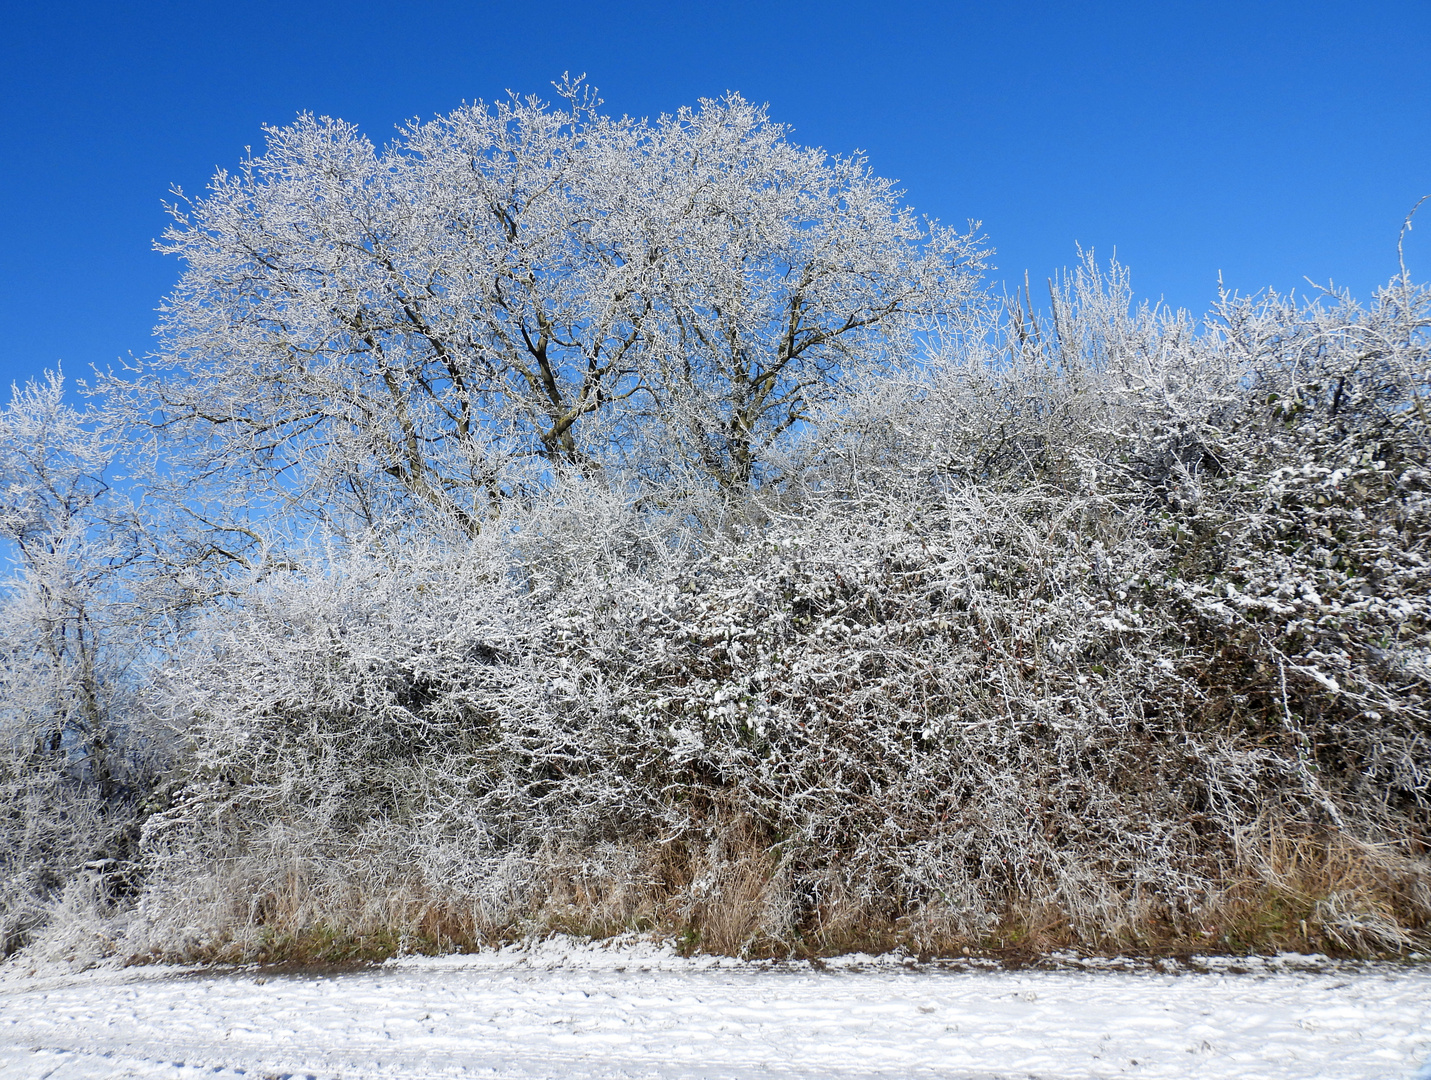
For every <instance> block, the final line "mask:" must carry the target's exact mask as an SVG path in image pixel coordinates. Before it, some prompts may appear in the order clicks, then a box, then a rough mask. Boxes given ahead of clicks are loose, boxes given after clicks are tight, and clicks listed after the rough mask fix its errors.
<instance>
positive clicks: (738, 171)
mask: <svg viewBox="0 0 1431 1080" xmlns="http://www.w3.org/2000/svg"><path fill="white" fill-rule="evenodd" d="M561 90H562V92H563V96H564V103H563V104H561V105H559V106H556V107H553V106H550V105H547V104H544V103H543V102H541V101H539V100H537V99H535V98H517V97H512V98H510V99H508V100H505V101H500V102H498V103H496V104H495V105H491V106H488V105H484V104H482V103H480V102H479V103H477V104H474V105H470V106H465V107H463V108H461V109H458V110H456V111H455V112H453V113H451V114H450V115H448V116H444V117H440V118H438V119H436V120H433V121H431V122H429V123H423V124H419V123H413V124H409V125H407V126H404V127H403V128H401V129H400V131H399V134H398V137H397V138H396V140H395V141H394V142H393V143H392V144H390V145H389V146H387V147H385V148H383V149H378V148H377V147H375V146H374V145H373V144H372V143H371V142H369V141H368V140H367V139H366V138H364V137H363V136H362V135H361V134H360V133H359V132H358V131H357V129H356V128H355V127H353V126H352V125H349V124H344V123H342V122H339V121H335V120H328V119H314V118H313V117H311V116H303V117H300V118H299V119H298V121H297V122H296V123H294V124H292V125H289V126H287V127H280V128H270V129H268V131H267V140H268V141H267V147H266V149H265V151H264V152H263V153H262V154H258V155H254V156H252V157H250V158H248V159H247V160H245V161H244V163H243V165H242V166H241V168H240V169H239V170H238V171H237V172H236V173H227V172H221V173H219V174H218V175H217V176H216V177H215V178H214V180H213V182H212V184H211V185H210V189H209V191H208V193H207V194H206V195H205V196H203V197H202V198H196V199H193V200H187V201H186V200H183V199H182V198H181V199H180V201H178V202H177V203H176V204H175V205H174V207H173V210H172V212H173V216H174V224H173V225H172V227H171V228H170V229H169V230H168V232H167V233H166V234H165V238H164V240H163V241H162V242H161V244H160V248H161V250H163V251H166V252H169V253H171V254H175V255H177V256H178V257H179V258H180V259H182V260H183V263H184V271H183V275H182V277H181V279H180V282H179V285H178V287H177V288H176V289H175V291H174V292H173V294H172V295H171V296H170V297H169V299H168V300H167V301H166V302H165V304H164V306H163V308H162V311H163V319H162V322H161V324H160V327H159V335H160V347H159V349H158V351H157V352H156V353H155V354H154V355H153V356H152V357H150V358H149V359H147V360H146V361H144V362H142V363H141V364H140V365H139V368H138V371H137V372H134V373H131V375H132V381H130V382H127V383H121V382H119V381H117V380H115V381H111V382H110V383H109V384H108V388H109V390H110V391H111V394H112V397H113V404H114V406H115V409H116V416H117V419H119V420H121V421H123V422H127V423H129V424H131V425H134V426H136V427H137V428H139V429H142V430H146V431H148V432H149V433H150V437H151V438H152V439H153V440H154V448H155V456H156V458H157V457H162V458H163V460H164V462H165V464H164V466H163V467H162V469H160V470H158V471H157V472H156V482H157V480H158V477H159V474H160V473H162V474H163V475H167V476H175V475H178V476H182V477H184V478H185V482H186V483H192V482H193V480H194V478H195V477H199V476H205V477H213V476H217V475H222V476H223V477H224V478H225V479H226V480H227V481H229V482H232V483H235V484H237V485H238V486H240V487H243V488H246V489H247V490H248V491H249V492H250V493H251V496H252V497H253V498H258V497H260V496H262V497H265V498H269V499H274V498H277V499H278V500H280V501H287V502H288V504H289V505H293V506H298V507H301V508H302V509H303V510H305V511H306V512H308V513H310V514H316V515H318V516H320V517H327V518H329V519H330V520H337V519H340V518H342V517H344V516H346V517H347V518H348V519H349V520H352V519H356V520H357V521H359V522H360V523H362V524H363V525H365V526H378V527H386V526H388V525H389V524H391V522H392V521H393V520H395V519H397V518H402V519H404V520H408V521H411V520H412V519H413V517H414V516H417V517H419V518H426V519H440V520H446V521H448V522H449V523H455V524H456V525H457V526H459V527H460V528H461V529H462V530H463V531H465V532H466V533H468V534H475V533H476V532H477V531H478V530H479V529H480V528H481V527H482V523H483V522H484V521H486V520H488V519H489V518H490V517H491V516H492V515H493V514H494V513H496V512H498V511H499V510H500V508H501V506H502V505H503V504H504V503H505V502H507V501H508V500H509V499H510V498H511V497H512V496H513V495H518V494H521V493H523V492H530V491H531V490H533V489H534V488H535V487H540V486H543V485H545V484H547V483H549V482H550V481H551V479H552V477H553V476H554V475H555V474H557V473H560V472H562V471H566V470H573V469H574V470H577V471H578V472H584V473H587V474H592V473H594V472H600V471H602V470H606V469H610V468H612V467H619V468H621V469H622V470H628V471H629V470H631V469H634V470H636V471H637V472H639V473H643V474H645V475H647V476H653V475H654V476H659V477H669V476H670V475H671V474H672V473H673V472H674V473H675V474H677V475H678V476H679V477H683V478H684V479H682V480H681V482H682V483H684V484H689V483H690V478H691V477H692V476H694V477H696V478H697V481H698V482H702V483H707V484H714V485H715V486H717V487H721V488H725V489H733V488H740V487H743V486H745V485H748V484H750V483H751V482H752V480H755V479H757V478H758V474H759V472H760V466H761V462H762V461H763V460H764V459H765V457H766V455H767V453H768V451H769V450H770V448H771V446H772V445H773V444H774V443H776V442H777V441H778V440H780V439H781V438H782V437H785V436H788V434H789V433H790V432H791V431H792V430H794V429H796V428H797V427H799V426H800V425H801V424H802V423H803V422H805V421H807V420H809V419H810V418H811V416H812V407H813V406H814V405H816V404H818V403H820V402H823V401H826V400H828V399H829V398H830V397H831V395H832V394H833V393H834V392H835V391H836V389H837V388H838V387H839V386H840V385H841V384H843V383H846V382H849V381H851V380H856V379H858V378H861V377H863V376H865V375H868V374H869V373H870V372H871V371H874V370H877V369H879V368H880V367H882V366H885V365H888V364H889V363H891V362H893V361H894V360H897V359H900V358H903V357H904V356H906V355H907V354H908V353H909V352H910V351H911V350H912V349H913V347H914V345H915V343H916V341H917V340H918V339H919V338H920V335H922V334H929V333H934V332H937V331H938V330H940V328H941V327H944V326H946V325H947V324H949V323H950V322H952V321H954V320H956V319H958V318H959V317H961V316H962V315H964V314H965V313H966V312H967V310H968V308H969V306H970V304H971V300H972V298H973V295H974V290H975V285H976V280H977V274H978V272H979V269H980V265H981V258H982V251H981V249H980V247H979V245H978V243H977V242H976V240H975V239H974V238H973V237H972V236H971V235H965V234H960V233H957V232H955V231H953V230H949V229H946V228H943V227H941V226H939V225H937V224H935V223H926V222H920V221H918V220H917V219H916V218H915V217H914V216H913V215H912V214H911V213H910V212H909V211H908V210H907V209H905V208H904V207H903V206H902V204H901V203H900V202H899V200H898V193H897V192H896V191H895V190H894V189H893V188H892V186H891V185H890V183H889V182H888V181H885V180H881V179H880V178H878V177H876V176H874V175H873V174H872V173H871V172H870V170H869V168H868V166H867V165H866V164H865V162H864V160H863V159H862V158H831V157H830V156H828V155H826V154H825V153H824V152H823V151H820V150H812V149H807V148H804V147H801V146H799V145H797V144H795V143H793V142H792V141H791V140H790V138H789V135H788V132H787V131H786V130H785V129H784V128H783V127H781V126H780V125H777V124H773V123H771V122H770V121H769V120H768V118H767V117H766V114H765V112H764V110H762V109H760V108H757V107H755V106H752V105H750V104H749V103H748V102H746V101H744V100H743V99H741V98H740V97H739V96H736V95H729V96H727V97H725V98H722V99H720V100H712V101H703V102H702V103H701V105H700V107H699V108H697V109H686V110H682V111H680V112H679V113H677V114H675V115H674V116H668V117H662V118H660V119H659V120H656V121H654V122H648V121H644V120H641V121H637V120H632V119H629V118H620V119H615V118H612V117H609V116H606V115H604V114H602V113H601V112H600V111H599V105H600V102H599V100H598V99H596V98H594V97H593V96H592V95H591V94H589V93H587V92H585V91H583V90H582V89H581V88H580V87H579V86H577V85H574V84H571V83H567V84H564V85H563V86H562V87H561Z"/></svg>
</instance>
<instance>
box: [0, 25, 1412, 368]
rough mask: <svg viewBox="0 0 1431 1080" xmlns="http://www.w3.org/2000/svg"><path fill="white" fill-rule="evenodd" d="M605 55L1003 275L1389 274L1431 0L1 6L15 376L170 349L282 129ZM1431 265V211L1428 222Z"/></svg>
mask: <svg viewBox="0 0 1431 1080" xmlns="http://www.w3.org/2000/svg"><path fill="white" fill-rule="evenodd" d="M566 70H570V71H572V72H582V71H584V72H586V73H588V75H589V77H590V81H591V82H593V83H594V84H595V85H597V86H598V87H599V88H600V89H601V92H602V95H603V97H605V99H606V102H607V107H608V109H609V110H611V111H613V112H617V113H623V112H624V113H631V114H637V115H654V114H657V113H660V112H664V111H670V110H672V109H674V108H676V107H677V106H679V105H682V104H689V103H693V102H694V101H695V100H696V99H697V98H699V97H701V96H712V95H716V94H719V93H721V92H723V91H725V90H728V89H730V90H738V91H739V92H741V93H742V94H744V95H745V96H746V97H748V98H751V99H755V100H759V101H765V102H768V103H769V104H770V109H771V114H772V116H773V117H774V118H775V119H777V120H780V121H782V122H785V123H787V124H790V125H792V126H793V127H794V128H795V134H796V138H797V139H799V140H800V141H801V142H804V143H808V144H814V145H820V146H824V147H826V148H827V149H830V150H833V151H840V152H848V151H851V150H854V149H856V148H859V149H863V150H865V151H867V152H868V154H869V156H870V159H871V162H872V164H873V166H874V168H875V170H876V171H877V172H879V173H880V174H882V175H885V176H891V177H895V178H897V179H898V180H899V181H900V182H901V186H902V187H903V188H904V189H905V191H906V199H907V201H908V202H909V203H910V204H911V205H912V206H914V207H915V208H916V209H917V210H920V211H922V212H925V213H929V214H932V215H934V216H937V217H939V218H941V219H943V220H944V221H946V222H962V221H964V220H965V219H967V218H977V219H981V220H982V221H983V223H984V229H985V230H986V232H987V234H988V236H989V239H990V241H991V243H992V244H993V245H994V246H995V247H996V248H997V249H998V255H997V257H996V260H995V261H996V262H997V264H998V267H999V269H998V270H997V271H996V272H995V277H996V278H997V277H1005V276H1006V277H1007V278H1008V279H1010V280H1013V279H1015V278H1021V277H1022V274H1023V271H1024V270H1025V269H1028V270H1029V271H1030V272H1031V274H1032V276H1033V278H1034V280H1035V281H1041V280H1042V279H1043V278H1044V277H1046V276H1047V275H1048V274H1049V273H1051V272H1053V271H1054V270H1056V269H1057V268H1058V267H1061V266H1064V265H1067V264H1069V263H1070V262H1071V261H1073V259H1074V257H1075V244H1080V243H1081V244H1083V245H1085V246H1093V247H1095V248H1096V249H1097V251H1098V252H1099V254H1100V255H1107V254H1112V252H1113V250H1114V248H1115V247H1116V249H1117V252H1118V255H1119V257H1120V259H1121V260H1122V261H1124V262H1125V263H1127V264H1128V265H1129V266H1130V267H1131V268H1132V271H1133V281H1134V285H1135V287H1136V288H1137V289H1138V291H1139V292H1140V293H1142V294H1145V295H1148V296H1151V297H1159V296H1161V297H1164V298H1166V299H1167V300H1168V301H1170V302H1172V303H1173V304H1175V305H1180V306H1186V307H1190V308H1193V309H1195V310H1197V311H1202V310H1204V309H1205V308H1206V306H1207V303H1208V302H1209V300H1210V299H1211V298H1212V296H1213V294H1214V291H1215V287H1216V280H1217V274H1218V271H1219V270H1221V271H1222V273H1223V276H1224V279H1225V280H1226V281H1227V283H1228V284H1229V285H1230V286H1233V287H1236V288H1238V289H1241V290H1244V291H1253V290H1256V289H1260V288H1263V287H1266V286H1272V287H1275V288H1278V289H1282V290H1286V289H1290V288H1294V287H1295V288H1298V289H1301V288H1304V287H1305V282H1304V281H1303V277H1304V276H1306V277H1310V278H1312V279H1313V280H1315V281H1319V282H1325V281H1327V280H1328V279H1334V280H1335V281H1336V282H1337V283H1338V284H1340V285H1345V286H1347V287H1349V288H1351V289H1352V290H1353V291H1354V292H1355V293H1357V294H1358V295H1360V296H1363V297H1365V296H1367V295H1368V294H1369V293H1370V291H1371V289H1372V288H1373V287H1374V286H1375V285H1376V284H1378V283H1381V282H1384V281H1385V280H1386V279H1387V278H1389V277H1390V276H1391V274H1392V273H1393V272H1395V270H1396V250H1395V248H1396V233H1397V229H1398V227H1399V225H1400V222H1401V219H1402V217H1403V216H1404V215H1405V213H1406V212H1407V210H1408V209H1409V208H1410V206H1411V205H1412V203H1413V202H1415V200H1416V199H1417V198H1418V197H1419V196H1421V195H1423V194H1425V193H1427V192H1428V191H1431V2H1428V0H1386V2H1379V3H1375V4H1372V3H1366V2H1362V3H1315V2H1307V3H1257V2H1255V0H1254V2H1243V3H1197V4H1192V3H1179V2H1159V3H1106V4H1098V3H1086V2H1085V3H1023V4H1010V3H997V2H984V3H943V4H932V3H916V2H906V0H885V2H881V3H854V2H850V3H840V2H827V3H805V2H780V0H760V2H747V0H735V2H729V3H724V4H720V3H707V4H682V3H670V2H666V3H656V2H650V3H646V2H641V3H636V2H632V3H602V2H598V0H588V2H585V3H572V2H567V0H547V2H544V3H539V4H538V3H520V2H517V3H502V4H494V3H485V2H470V3H458V2H451V0H428V2H402V0H389V2H387V3H382V4H378V3H369V2H366V0H350V2H346V3H304V2H302V0H293V2H289V3H275V2H270V0H256V2H249V3H245V4H241V5H219V4H194V3H184V4H178V3H159V2H156V3H123V2H109V3H104V4H97V3H96V4H89V3H85V4H77V3H64V2H57V3H52V4H49V5H43V4H38V3H33V2H30V0H25V2H21V0H0V116H3V135H4V137H3V139H0V238H3V245H4V247H3V259H0V325H3V327H4V335H3V341H4V347H3V349H0V379H3V381H4V383H8V382H9V381H11V380H14V379H24V378H27V377H30V376H32V375H37V374H38V373H39V372H40V371H41V370H42V369H44V368H45V367H47V366H53V365H54V364H55V363H56V362H57V361H63V362H64V366H65V369H66V372H67V373H68V374H70V375H72V376H74V375H83V374H84V373H85V371H86V370H87V369H88V367H89V365H90V364H100V365H105V364H110V363H113V362H114V360H115V359H116V358H117V357H119V356H122V355H123V354H125V353H128V352H134V353H136V354H141V353H143V352H144V351H145V350H146V349H148V348H149V345H150V336H149V331H150V327H151V326H152V324H153V322H154V310H153V309H154V307H155V306H156V304H157V303H158V302H159V300H160V299H161V298H162V296H163V295H164V293H165V292H166V290H167V289H168V288H169V287H170V286H171V285H172V283H173V281H174V279H175V277H176V276H177V273H178V265H177V264H176V263H175V262H173V261H172V260H170V259H166V258H165V257H163V256H160V255H157V254H154V253H153V252H152V251H151V249H150V243H151V240H152V239H153V238H154V237H155V236H157V235H158V234H159V233H160V232H161V230H162V229H163V227H164V224H165V217H164V214H163V210H162V208H161V205H160V204H161V201H162V200H163V199H164V198H165V196H166V192H167V190H168V188H169V186H170V185H171V184H179V185H181V186H183V187H184V188H185V189H186V190H187V191H189V192H198V191H200V190H202V188H203V186H204V184H205V182H206V181H207V179H208V177H209V176H210V175H211V174H212V172H213V171H214V169H215V168H216V167H218V166H226V167H232V166H233V165H234V164H235V163H236V162H237V161H238V160H239V158H240V157H241V156H242V154H243V151H244V147H245V146H249V145H254V146H256V145H258V144H259V143H260V142H261V139H262V135H261V132H260V125H262V124H264V123H286V122H288V121H290V120H291V119H292V118H293V117H294V115H295V114H296V113H298V112H299V111H302V110H309V111H312V112H315V113H320V114H328V115H333V116H340V117H342V118H344V119H347V120H351V121H354V122H356V123H358V124H360V125H361V126H362V127H363V128H364V130H365V131H366V132H367V133H368V134H369V135H370V136H371V137H372V138H373V139H374V140H375V141H378V142H382V141H385V140H386V139H387V138H388V137H389V136H390V134H391V133H392V131H393V125H394V124H395V123H397V122H398V121H400V120H402V119H404V118H409V117H428V116H431V115H433V114H436V113H441V112H447V111H449V110H451V109H452V108H454V107H455V106H457V105H458V104H460V103H461V102H462V101H463V100H472V99H476V98H484V99H487V100H491V99H492V98H494V97H496V96H499V95H501V94H502V93H503V92H504V91H505V90H506V89H508V88H511V89H514V90H518V91H521V92H536V93H544V92H548V91H549V90H550V82H551V80H552V79H555V78H558V77H560V75H561V73H562V72H563V71H566ZM1407 256H1408V262H1409V263H1410V265H1411V269H1412V272H1413V274H1416V275H1417V276H1418V277H1420V278H1422V279H1428V278H1431V213H1428V214H1427V215H1425V220H1424V221H1423V223H1422V225H1421V227H1420V229H1418V230H1417V231H1416V232H1415V233H1413V234H1412V236H1411V238H1410V240H1409V241H1408V243H1407Z"/></svg>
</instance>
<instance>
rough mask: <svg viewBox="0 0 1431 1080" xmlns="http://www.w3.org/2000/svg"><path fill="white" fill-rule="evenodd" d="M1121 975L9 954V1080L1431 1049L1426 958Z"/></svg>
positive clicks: (946, 1070)
mask: <svg viewBox="0 0 1431 1080" xmlns="http://www.w3.org/2000/svg"><path fill="white" fill-rule="evenodd" d="M1120 967H1124V965H1119V964H1116V963H1112V962H1105V963H1103V964H1101V965H1092V966H1087V965H1085V966H1079V965H1076V964H1073V963H1071V962H1070V963H1069V964H1067V965H1065V966H1063V967H1061V968H1058V969H1054V970H1023V971H1005V970H1001V969H996V968H981V966H980V965H978V964H976V963H970V964H967V965H963V966H961V967H946V968H938V967H933V966H925V967H920V966H919V965H916V964H913V963H912V962H906V961H901V960H900V959H898V958H871V957H850V958H845V959H844V960H841V961H837V962H831V963H830V964H828V965H826V966H824V967H823V969H817V968H812V967H810V966H808V965H805V964H792V965H779V966H773V967H772V966H763V965H758V964H746V963H739V962H735V961H730V960H724V961H720V960H715V959H711V958H705V959H694V960H685V959H681V958H679V957H677V956H675V955H673V954H672V953H671V952H670V951H669V950H665V949H662V948H659V947H656V946H652V945H643V944H637V943H627V944H626V945H624V946H622V947H618V948H614V949H612V948H602V947H598V946H577V945H573V944H570V943H562V942H549V943H546V944H544V945H538V946H533V947H530V948H527V949H508V950H503V951H500V952H494V953H486V954H481V955H477V956H467V957H447V958H441V959H411V960H403V961H398V962H394V963H389V964H387V965H385V966H383V967H381V968H373V969H369V970H366V971H359V972H350V973H318V972H305V973H288V974H279V973H276V972H272V971H268V972H265V971H261V970H240V971H229V972H222V973H220V972H215V971H203V970H189V969H177V968H137V969H136V968H130V969H94V970H91V971H88V972H83V973H80V974H74V975H67V974H61V973H57V972H56V971H53V970H50V971H43V970H35V971H33V972H32V971H31V970H30V969H29V968H28V967H27V966H24V965H16V964H15V963H13V962H12V963H11V964H9V965H7V966H6V967H5V968H4V969H3V970H0V1077H3V1078H5V1080H10V1078H17V1080H18V1078H20V1077H35V1078H39V1077H45V1078H48V1080H77V1078H80V1077H126V1076H128V1077H145V1078H153V1077H172V1078H175V1080H178V1078H181V1077H182V1078H190V1077H192V1078H198V1077H201V1076H205V1077H218V1078H222V1077H236V1076H245V1077H250V1078H252V1077H284V1076H289V1077H293V1078H299V1077H313V1078H328V1077H345V1078H354V1077H412V1078H428V1077H434V1078H436V1077H447V1076H473V1077H521V1078H534V1077H551V1078H563V1080H566V1078H582V1077H592V1078H594V1077H656V1078H674V1077H710V1078H715V1077H738V1078H755V1077H810V1078H815V1077H819V1078H837V1077H925V1076H929V1077H934V1076H938V1077H968V1078H976V1077H977V1078H992V1077H1011V1078H1012V1077H1018V1078H1020V1080H1024V1078H1051V1077H1113V1076H1144V1077H1247V1078H1251V1077H1278V1078H1281V1077H1347V1078H1353V1077H1355V1078H1357V1080H1368V1078H1406V1080H1410V1078H1412V1077H1416V1076H1417V1075H1418V1073H1420V1070H1421V1067H1422V1063H1423V1062H1424V1061H1425V1060H1426V1058H1427V1056H1428V1055H1431V967H1428V966H1425V965H1421V966H1378V965H1359V966H1349V965H1337V964H1331V963H1327V962H1321V963H1316V962H1309V961H1307V960H1304V959H1302V958H1291V957H1286V958H1280V959H1276V960H1268V961H1252V962H1245V961H1236V962H1234V961H1214V960H1209V961H1207V962H1206V963H1204V964H1200V965H1197V966H1195V967H1194V968H1192V969H1189V968H1179V969H1177V970H1171V965H1169V969H1168V970H1161V969H1159V968H1157V967H1148V966H1144V967H1142V968H1136V967H1135V968H1134V969H1132V970H1127V969H1124V970H1119V968H1120ZM1420 1075H1423V1076H1427V1077H1431V1072H1426V1073H1420Z"/></svg>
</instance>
